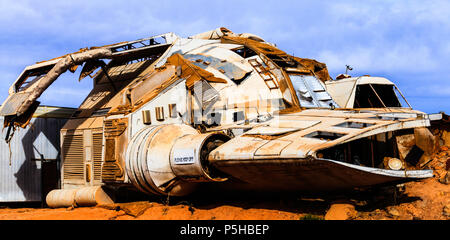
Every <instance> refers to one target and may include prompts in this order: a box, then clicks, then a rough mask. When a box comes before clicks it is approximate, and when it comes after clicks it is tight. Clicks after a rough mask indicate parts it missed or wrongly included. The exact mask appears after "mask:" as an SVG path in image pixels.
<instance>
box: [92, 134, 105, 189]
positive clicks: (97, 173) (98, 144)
mask: <svg viewBox="0 0 450 240" xmlns="http://www.w3.org/2000/svg"><path fill="white" fill-rule="evenodd" d="M102 142H103V134H102V133H94V134H92V144H93V155H94V180H96V181H97V180H98V181H100V180H101V177H102Z"/></svg>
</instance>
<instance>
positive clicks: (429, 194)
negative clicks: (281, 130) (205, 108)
mask: <svg viewBox="0 0 450 240" xmlns="http://www.w3.org/2000/svg"><path fill="white" fill-rule="evenodd" d="M449 163H450V150H449V149H448V148H447V147H441V149H440V151H439V152H438V153H437V154H436V155H435V156H434V158H433V160H432V161H431V162H430V163H429V164H428V165H427V167H428V168H430V169H433V170H434V172H435V177H434V178H431V179H426V180H423V181H418V182H410V183H406V184H404V189H403V190H401V191H392V188H391V189H381V190H377V191H370V192H362V193H351V194H349V195H345V196H343V195H340V196H337V195H332V196H316V197H309V198H307V197H304V196H303V197H302V196H288V197H280V198H278V197H275V196H268V198H262V197H253V198H245V199H242V198H231V199H221V200H217V199H214V200H205V199H201V200H198V199H197V200H196V199H191V200H188V201H182V202H178V203H177V202H175V203H171V204H164V203H163V202H162V201H159V202H158V201H140V202H131V203H118V204H112V205H106V206H96V207H80V208H58V209H49V208H8V207H3V208H0V220H15V219H21V220H43V219H45V220H132V219H136V220H154V219H157V220H172V219H177V220H184V219H187V220H211V219H212V220H214V219H216V220H253V219H255V220H302V219H305V220H306V219H324V216H325V214H326V213H327V210H328V209H329V208H330V206H331V204H332V203H333V202H335V201H337V200H339V201H346V202H348V203H351V204H352V205H354V206H355V209H356V211H357V213H356V216H353V217H351V218H350V219H357V220H366V219H375V220H381V219H396V220H412V219H423V220H449V219H450V184H449V183H448V182H447V183H445V177H446V174H447V170H448V167H449V165H450V164H449Z"/></svg>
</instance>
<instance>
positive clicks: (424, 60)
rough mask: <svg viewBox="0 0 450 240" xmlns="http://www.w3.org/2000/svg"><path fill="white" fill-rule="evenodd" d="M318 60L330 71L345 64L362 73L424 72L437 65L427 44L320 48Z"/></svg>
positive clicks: (341, 67) (434, 68)
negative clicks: (321, 49)
mask: <svg viewBox="0 0 450 240" xmlns="http://www.w3.org/2000/svg"><path fill="white" fill-rule="evenodd" d="M318 59H319V60H320V61H322V62H325V63H326V64H327V66H328V68H329V69H330V70H331V71H338V70H345V65H347V64H349V65H351V66H352V67H353V68H354V69H357V70H358V71H363V72H364V71H365V72H392V71H393V72H425V71H433V70H436V69H437V68H438V66H439V62H437V60H436V59H434V58H433V56H432V54H431V50H430V49H429V47H427V46H408V45H401V44H398V45H395V46H389V44H386V46H380V47H376V46H366V47H361V46H359V47H355V48H354V49H351V48H346V49H333V50H324V51H320V52H319V55H318Z"/></svg>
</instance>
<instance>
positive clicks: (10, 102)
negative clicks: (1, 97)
mask: <svg viewBox="0 0 450 240" xmlns="http://www.w3.org/2000/svg"><path fill="white" fill-rule="evenodd" d="M30 95H31V92H20V93H15V94H13V95H10V97H9V98H8V99H7V100H6V101H5V102H4V103H3V105H2V107H1V108H0V116H9V115H15V114H16V113H17V109H18V108H19V106H20V105H21V104H22V103H23V102H24V101H25V100H26V99H27V98H28V97H29V96H30Z"/></svg>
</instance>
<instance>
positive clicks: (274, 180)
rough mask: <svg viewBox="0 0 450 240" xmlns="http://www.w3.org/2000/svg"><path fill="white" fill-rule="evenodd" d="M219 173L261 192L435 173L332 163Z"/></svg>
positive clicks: (252, 164) (237, 166)
mask: <svg viewBox="0 0 450 240" xmlns="http://www.w3.org/2000/svg"><path fill="white" fill-rule="evenodd" d="M215 166H216V167H217V169H219V170H220V171H223V172H225V173H227V174H229V175H230V176H232V178H231V179H230V180H231V181H230V182H228V183H224V184H228V187H229V188H233V187H236V188H241V189H247V190H260V191H269V190H270V191H307V192H318V191H331V190H333V191H334V190H340V189H352V188H356V187H368V186H375V185H381V184H386V183H390V184H392V183H401V182H407V181H414V180H420V179H424V178H429V177H433V171H432V170H409V171H404V170H400V171H394V170H386V169H379V168H370V167H363V166H357V165H353V164H348V163H343V162H338V161H333V160H329V159H291V160H280V159H266V160H258V161H245V160H242V161H239V160H233V161H222V162H220V163H217V164H215Z"/></svg>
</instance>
